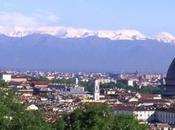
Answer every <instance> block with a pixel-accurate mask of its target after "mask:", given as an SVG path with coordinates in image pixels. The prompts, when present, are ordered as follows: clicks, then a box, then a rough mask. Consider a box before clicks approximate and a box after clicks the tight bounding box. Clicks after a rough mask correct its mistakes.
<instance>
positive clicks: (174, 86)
mask: <svg viewBox="0 0 175 130" xmlns="http://www.w3.org/2000/svg"><path fill="white" fill-rule="evenodd" d="M165 82H166V83H165V85H164V86H163V92H162V95H163V96H166V97H174V96H175V59H174V60H173V62H172V63H171V65H170V67H169V69H168V72H167V76H166V79H165Z"/></svg>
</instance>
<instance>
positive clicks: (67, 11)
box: [0, 0, 175, 34]
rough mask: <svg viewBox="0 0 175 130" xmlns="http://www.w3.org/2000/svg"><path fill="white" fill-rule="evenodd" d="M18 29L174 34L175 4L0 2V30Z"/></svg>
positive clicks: (163, 0) (138, 0)
mask: <svg viewBox="0 0 175 130" xmlns="http://www.w3.org/2000/svg"><path fill="white" fill-rule="evenodd" d="M17 25H23V26H27V25H29V26H46V25H47V26H66V27H78V28H87V29H112V30H115V29H116V30H117V29H136V30H139V31H142V32H144V33H146V34H155V33H157V32H162V31H167V32H170V33H172V34H175V0H0V26H9V27H11V26H17Z"/></svg>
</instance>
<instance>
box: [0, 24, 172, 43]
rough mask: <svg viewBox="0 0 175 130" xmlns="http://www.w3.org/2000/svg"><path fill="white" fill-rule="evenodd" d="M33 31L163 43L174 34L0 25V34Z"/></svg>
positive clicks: (80, 36) (9, 34)
mask: <svg viewBox="0 0 175 130" xmlns="http://www.w3.org/2000/svg"><path fill="white" fill-rule="evenodd" d="M34 33H38V34H49V35H52V36H56V37H59V38H85V37H89V36H96V37H99V38H108V39H111V40H146V39H152V40H157V41H160V42H165V43H175V36H173V35H172V34H170V33H168V32H161V33H159V34H157V35H155V36H152V37H149V36H146V35H144V34H143V33H141V32H139V31H137V30H133V29H121V30H89V29H81V28H72V27H62V26H55V27H50V26H46V27H37V28H29V27H18V26H16V27H13V28H4V27H2V26H0V34H5V35H7V36H10V37H23V36H27V35H31V34H34Z"/></svg>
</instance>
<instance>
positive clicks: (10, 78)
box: [2, 74, 12, 82]
mask: <svg viewBox="0 0 175 130" xmlns="http://www.w3.org/2000/svg"><path fill="white" fill-rule="evenodd" d="M2 79H3V80H4V81H5V82H10V81H11V80H12V75H11V74H3V75H2Z"/></svg>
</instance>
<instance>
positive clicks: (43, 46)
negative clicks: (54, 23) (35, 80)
mask: <svg viewBox="0 0 175 130" xmlns="http://www.w3.org/2000/svg"><path fill="white" fill-rule="evenodd" d="M38 30H39V29H38ZM43 30H44V29H43V28H40V31H36V30H35V32H33V31H29V30H28V31H23V30H20V29H19V28H18V31H17V30H16V31H13V32H8V33H4V32H2V31H1V35H0V56H1V62H0V63H1V64H0V67H1V68H18V69H36V70H37V69H42V70H57V71H74V72H75V71H76V72H78V71H84V72H135V71H139V72H166V71H167V69H168V66H169V64H170V63H171V61H172V60H173V58H174V57H175V37H174V36H173V35H171V34H169V33H165V32H164V33H160V34H158V35H155V36H154V37H148V36H145V35H144V34H142V33H140V32H138V31H136V30H118V31H96V32H95V31H89V30H84V31H83V30H82V29H80V30H76V31H75V30H74V29H72V30H71V29H69V31H67V30H66V29H64V28H63V29H56V30H57V31H56V30H55V31H53V30H51V29H50V30H49V29H45V30H47V31H48V32H47V33H46V32H45V31H43ZM58 30H59V31H58ZM70 30H71V31H70Z"/></svg>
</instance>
